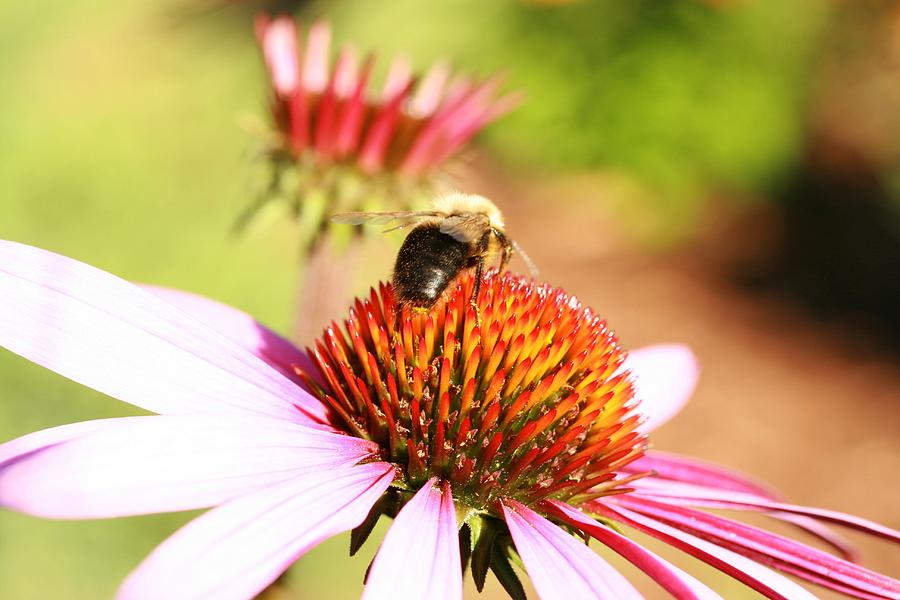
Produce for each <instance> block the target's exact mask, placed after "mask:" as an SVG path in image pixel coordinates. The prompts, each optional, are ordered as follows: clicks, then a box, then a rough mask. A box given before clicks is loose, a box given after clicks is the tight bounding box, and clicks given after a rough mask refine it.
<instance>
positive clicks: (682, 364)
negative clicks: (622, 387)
mask: <svg viewBox="0 0 900 600" xmlns="http://www.w3.org/2000/svg"><path fill="white" fill-rule="evenodd" d="M622 370H623V371H624V370H628V371H631V373H632V376H633V379H634V388H635V389H634V395H635V397H636V398H637V399H638V400H640V405H639V407H638V411H639V412H640V413H641V414H642V415H644V418H645V421H644V422H643V424H642V425H641V430H642V431H645V432H650V431H653V430H654V429H656V428H658V427H659V426H661V425H662V424H664V423H665V422H666V421H668V420H669V419H671V418H672V417H674V416H675V415H676V414H677V413H678V412H679V411H681V409H682V408H683V407H684V405H685V404H687V401H688V400H689V399H690V397H691V395H692V394H693V393H694V388H696V387H697V379H698V378H699V377H700V364H699V363H698V362H697V357H696V356H694V353H693V352H691V349H690V348H688V347H687V346H683V345H680V344H659V345H656V346H647V347H646V348H640V349H639V350H633V351H631V352H629V353H628V357H627V358H626V359H625V362H624V363H623V364H622Z"/></svg>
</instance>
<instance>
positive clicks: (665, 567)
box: [548, 500, 721, 600]
mask: <svg viewBox="0 0 900 600" xmlns="http://www.w3.org/2000/svg"><path fill="white" fill-rule="evenodd" d="M548 504H549V505H550V506H551V507H552V509H555V513H556V515H557V516H558V517H560V518H562V519H563V520H565V521H566V522H567V523H569V524H570V525H572V526H573V527H577V528H578V529H580V530H582V531H584V532H585V533H587V534H589V535H590V536H591V537H593V538H594V539H596V540H598V541H599V542H601V543H603V544H605V545H606V546H608V547H610V548H611V549H613V550H614V551H616V552H618V553H619V554H620V555H622V556H623V557H624V558H626V559H627V560H628V561H629V562H631V563H632V564H634V565H635V566H636V567H637V568H639V569H640V570H642V571H643V572H644V573H646V574H647V575H649V576H650V578H651V579H653V580H654V581H656V582H657V583H658V584H659V585H660V586H662V587H663V589H665V590H666V591H667V592H669V593H670V594H672V596H674V597H675V598H677V599H678V600H700V599H703V600H715V599H717V598H718V599H721V596H719V595H718V594H717V593H715V592H714V591H712V590H711V589H709V587H707V586H706V585H704V584H702V583H701V582H699V581H698V580H697V579H696V578H694V577H692V576H691V575H689V574H687V573H685V572H684V571H682V570H681V569H679V568H678V567H676V566H675V565H673V564H671V563H669V562H668V561H666V560H663V559H662V558H660V557H659V556H657V555H656V554H653V553H652V552H650V551H649V550H647V549H646V548H644V547H643V546H641V545H640V544H637V543H635V542H633V541H631V540H630V539H628V538H627V537H625V536H624V535H622V534H620V533H617V532H616V531H613V530H612V529H610V528H609V527H607V526H605V525H601V524H600V523H598V522H597V521H595V520H594V519H591V518H589V517H587V516H586V515H584V514H583V513H581V512H580V511H578V510H575V509H574V508H572V507H571V506H569V505H568V504H565V503H563V502H559V501H555V500H554V501H552V502H549V503H548Z"/></svg>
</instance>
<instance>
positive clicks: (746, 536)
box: [616, 495, 900, 598]
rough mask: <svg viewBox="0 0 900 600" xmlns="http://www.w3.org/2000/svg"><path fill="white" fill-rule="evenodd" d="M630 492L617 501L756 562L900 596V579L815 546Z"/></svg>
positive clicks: (824, 582)
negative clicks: (788, 567)
mask: <svg viewBox="0 0 900 600" xmlns="http://www.w3.org/2000/svg"><path fill="white" fill-rule="evenodd" d="M631 496H632V497H622V498H619V499H617V501H616V502H617V504H619V505H621V506H625V507H627V508H629V509H631V510H633V511H636V512H640V513H641V514H643V515H646V516H649V517H652V518H654V519H656V520H658V521H662V522H665V523H668V524H670V525H672V526H673V527H677V528H678V529H680V530H682V531H687V532H689V533H691V534H693V535H696V536H698V537H702V538H704V539H706V540H709V541H712V542H714V543H716V544H718V545H720V546H725V547H728V548H730V549H732V550H735V551H736V552H739V553H741V554H744V555H745V556H749V557H750V558H752V559H754V560H757V561H758V562H762V563H765V564H770V565H771V566H773V567H775V568H781V565H790V566H792V567H794V568H793V569H791V573H792V574H796V575H798V576H800V577H804V575H805V574H806V573H809V574H810V575H811V577H809V578H815V580H816V582H817V583H820V584H822V585H826V586H829V587H833V586H830V585H829V583H834V584H836V585H839V586H841V587H842V588H849V589H855V590H858V591H860V592H864V593H872V594H876V595H881V597H883V598H898V597H900V581H897V580H895V579H892V578H891V577H887V576H886V575H882V574H880V573H876V572H874V571H870V570H869V569H866V568H864V567H861V566H859V565H856V564H853V563H851V562H848V561H845V560H843V559H840V558H837V557H834V556H831V555H830V554H827V553H825V552H822V551H821V550H818V549H816V548H812V547H810V546H806V545H804V544H801V543H799V542H796V541H794V540H791V539H788V538H786V537H783V536H780V535H778V534H775V533H771V532H768V531H764V530H762V529H759V528H757V527H753V526H752V525H747V524H744V523H739V522H737V521H734V520H731V519H727V518H725V517H720V516H718V515H713V514H709V513H704V512H701V511H697V510H692V509H689V508H685V507H680V506H670V505H667V504H665V503H663V502H657V501H653V500H648V499H645V498H639V497H636V496H634V495H631Z"/></svg>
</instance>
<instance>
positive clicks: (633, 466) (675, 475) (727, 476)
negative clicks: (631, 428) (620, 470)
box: [624, 450, 780, 500]
mask: <svg viewBox="0 0 900 600" xmlns="http://www.w3.org/2000/svg"><path fill="white" fill-rule="evenodd" d="M624 470H625V471H627V472H629V473H646V472H648V471H653V474H654V477H653V480H654V481H658V480H660V479H669V480H672V481H678V482H681V483H692V484H696V485H703V486H707V487H711V488H718V489H723V490H731V491H734V492H745V493H748V494H756V495H757V496H762V497H764V498H769V499H773V500H774V499H776V498H779V497H780V495H779V494H778V492H776V491H775V490H774V489H772V488H771V487H769V486H768V485H766V484H764V483H762V482H759V481H756V480H755V479H753V478H752V477H750V476H749V475H745V474H744V473H740V472H738V471H735V470H732V469H727V468H725V467H722V466H720V465H716V464H713V463H708V462H706V461H702V460H699V459H697V458H693V457H689V456H681V455H679V454H672V453H668V452H659V451H657V450H650V451H648V452H647V453H646V454H645V455H644V456H642V457H641V458H639V459H637V460H635V461H634V462H632V463H629V464H628V465H627V466H626V467H625V469H624Z"/></svg>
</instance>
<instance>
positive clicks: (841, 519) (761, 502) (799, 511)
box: [635, 478, 900, 542]
mask: <svg viewBox="0 0 900 600" xmlns="http://www.w3.org/2000/svg"><path fill="white" fill-rule="evenodd" d="M648 479H649V478H648ZM635 487H639V493H638V492H636V493H638V495H639V496H643V497H648V498H651V499H652V498H659V499H663V500H664V501H665V502H666V503H667V504H682V505H685V506H697V507H706V508H722V509H726V510H754V511H761V512H774V513H788V514H795V515H801V516H805V517H812V518H814V519H818V520H820V521H825V522H827V523H833V524H835V525H842V526H844V527H849V528H850V529H856V530H859V531H862V532H864V533H868V534H870V535H876V536H879V537H883V538H885V539H887V540H891V541H894V542H900V531H897V530H896V529H891V528H890V527H885V526H884V525H881V524H879V523H875V522H874V521H870V520H868V519H863V518H862V517H857V516H854V515H848V514H845V513H842V512H838V511H834V510H826V509H823V508H813V507H809V506H798V505H796V504H787V503H784V502H775V501H772V500H766V499H765V498H760V497H758V496H753V495H751V494H743V493H740V492H728V491H725V490H714V489H710V488H705V487H701V486H693V485H690V484H670V485H666V486H655V485H644V484H642V485H640V486H638V485H636V486H635Z"/></svg>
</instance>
